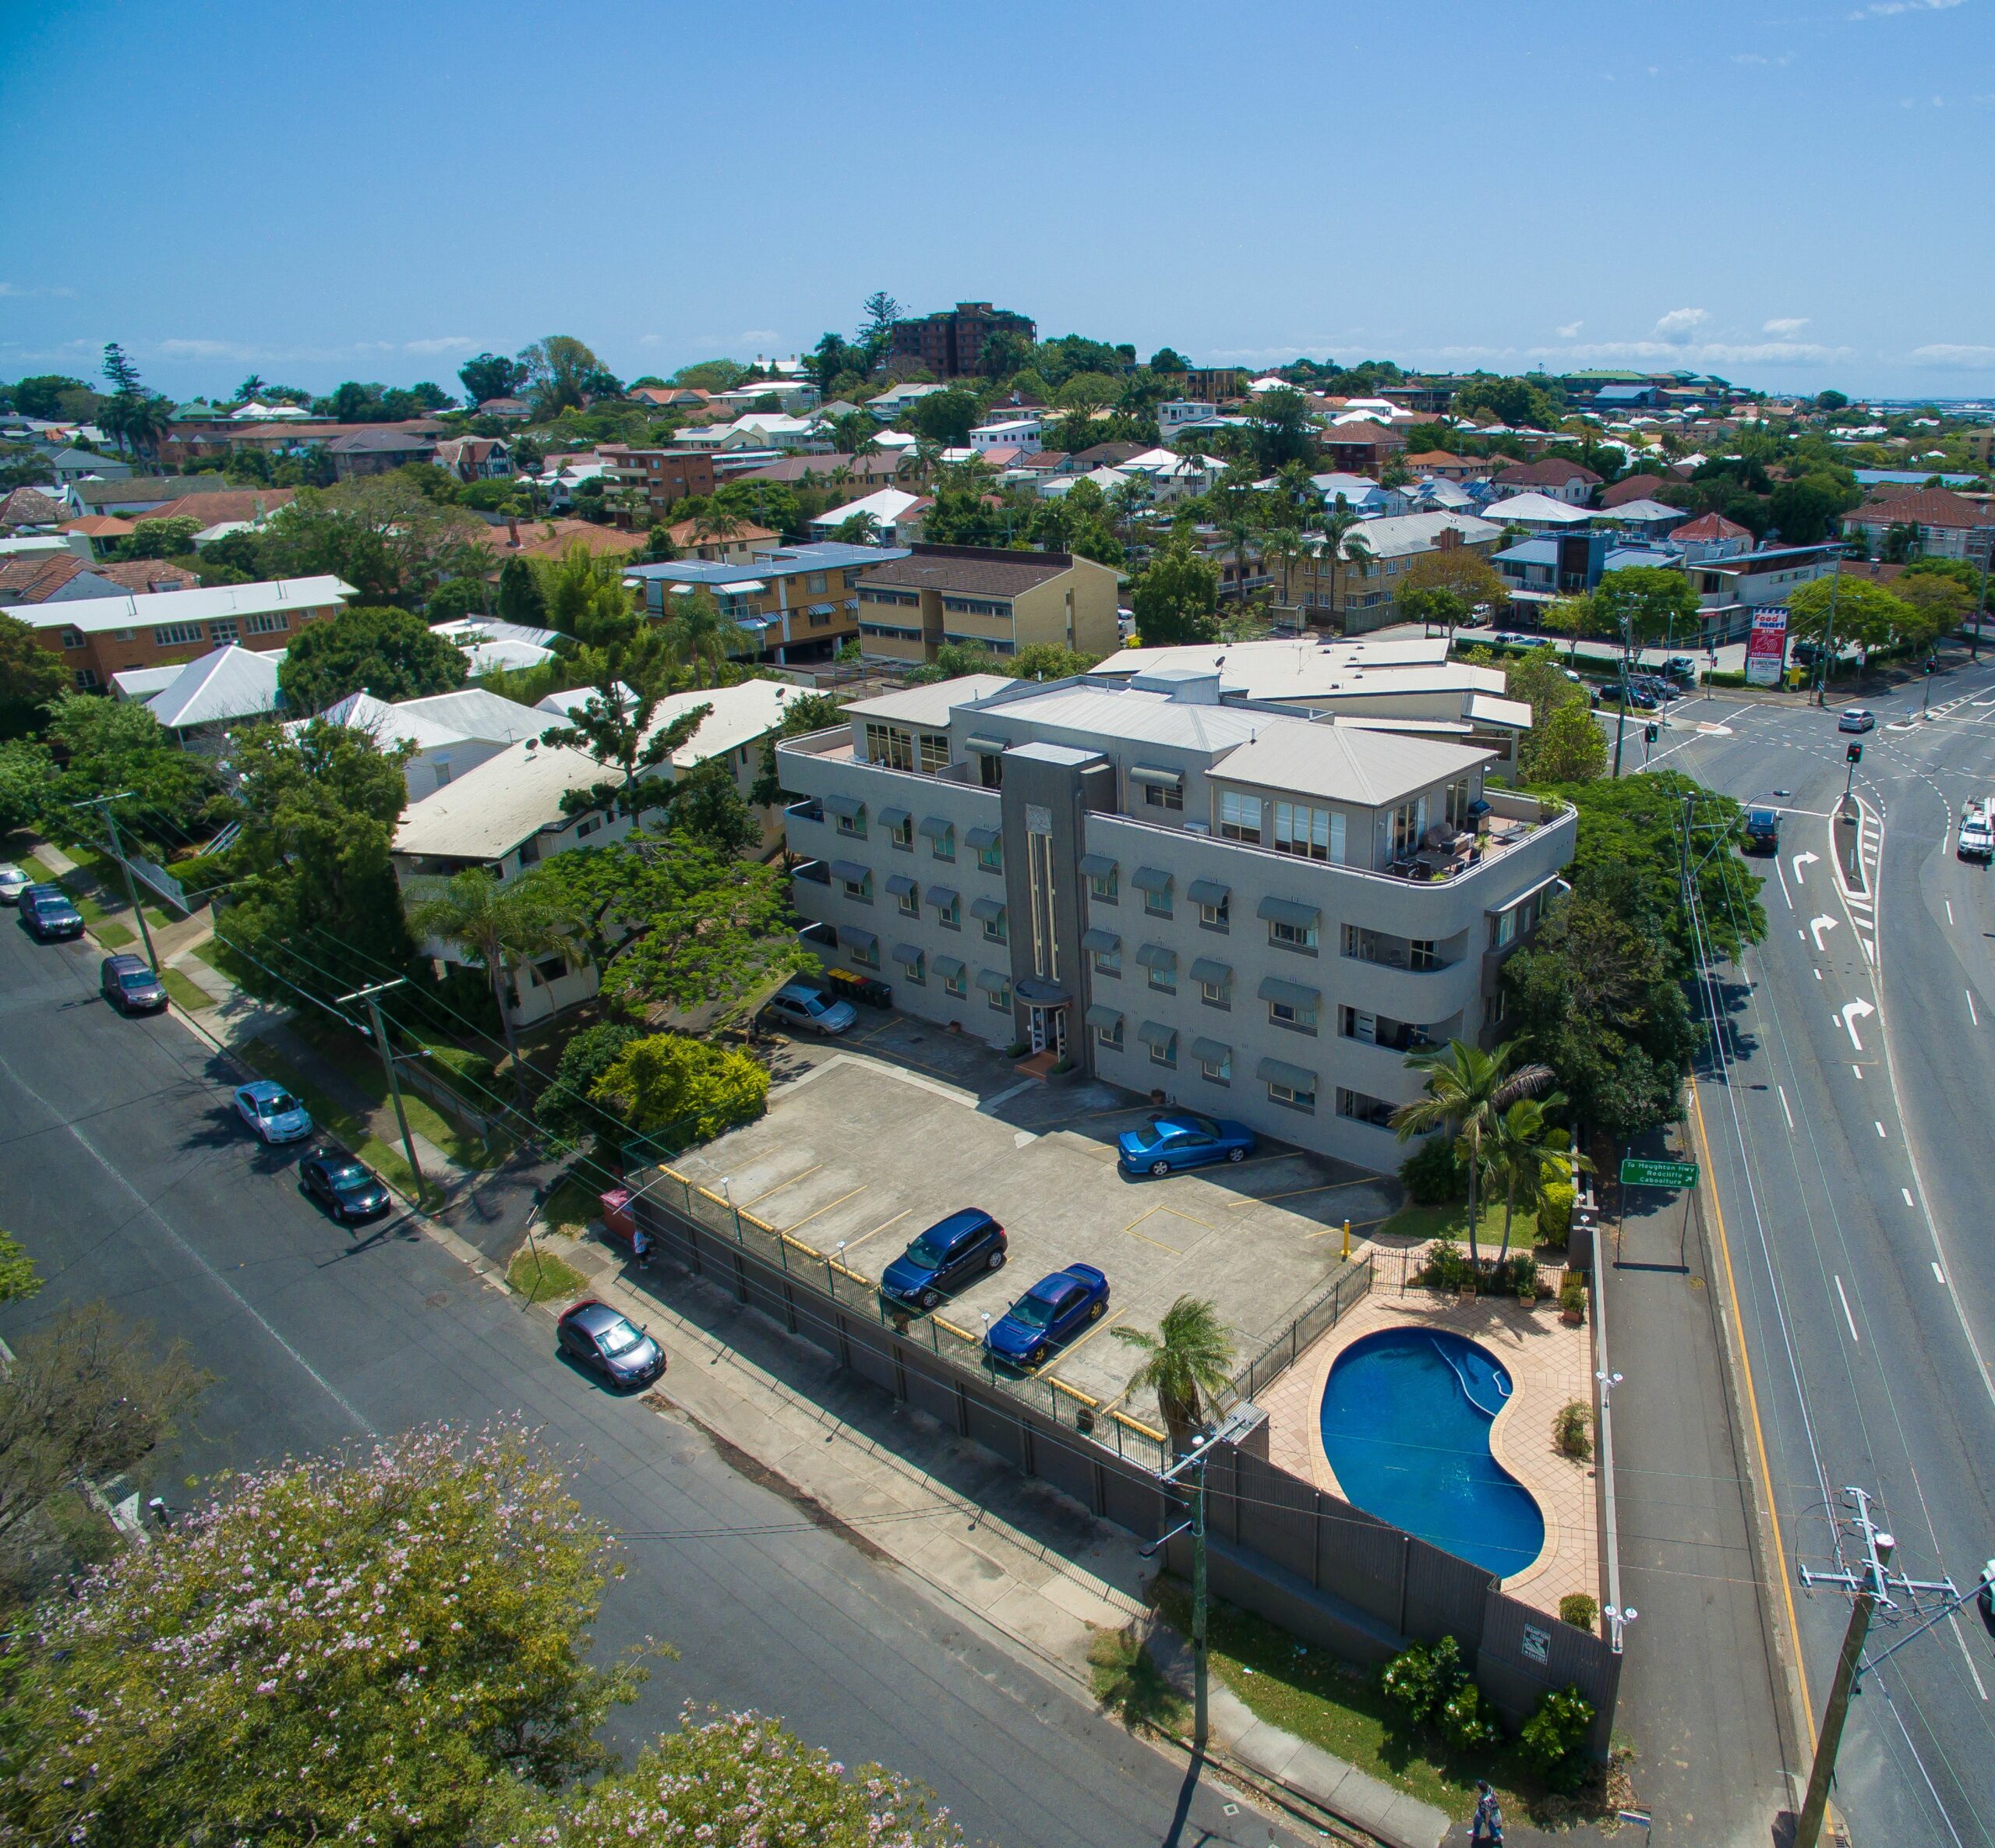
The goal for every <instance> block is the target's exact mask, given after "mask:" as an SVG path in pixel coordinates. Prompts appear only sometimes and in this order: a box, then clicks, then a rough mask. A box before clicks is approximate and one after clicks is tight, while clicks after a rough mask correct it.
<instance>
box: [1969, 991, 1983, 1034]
mask: <svg viewBox="0 0 1995 1848" xmlns="http://www.w3.org/2000/svg"><path fill="white" fill-rule="evenodd" d="M1967 1017H1968V1018H1969V1019H1970V1020H1972V1022H1973V1023H1974V1024H1975V1025H1976V1026H1979V1025H1980V1024H1981V1016H1979V1014H1977V1013H1976V1012H1975V1011H1974V991H1973V990H1972V988H1970V989H1969V990H1968V991H1967Z"/></svg>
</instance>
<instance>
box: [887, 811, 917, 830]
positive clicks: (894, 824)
mask: <svg viewBox="0 0 1995 1848" xmlns="http://www.w3.org/2000/svg"><path fill="white" fill-rule="evenodd" d="M913 819H914V812H913V810H912V809H906V808H883V809H881V811H880V825H881V826H882V827H884V828H905V827H906V825H908V823H909V822H911V821H913Z"/></svg>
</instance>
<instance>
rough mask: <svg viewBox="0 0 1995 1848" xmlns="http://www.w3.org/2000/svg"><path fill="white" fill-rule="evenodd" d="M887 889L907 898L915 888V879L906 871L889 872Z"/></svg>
mask: <svg viewBox="0 0 1995 1848" xmlns="http://www.w3.org/2000/svg"><path fill="white" fill-rule="evenodd" d="M887 889H888V891H889V892H893V893H895V895H896V896H899V897H901V898H906V896H907V895H908V894H909V892H912V891H913V890H914V881H913V879H911V878H909V876H908V875H906V873H889V874H888V875H887Z"/></svg>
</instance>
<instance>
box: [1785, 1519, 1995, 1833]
mask: <svg viewBox="0 0 1995 1848" xmlns="http://www.w3.org/2000/svg"><path fill="white" fill-rule="evenodd" d="M1842 1493H1843V1499H1844V1500H1845V1501H1847V1502H1848V1503H1849V1504H1850V1506H1851V1507H1853V1508H1854V1509H1856V1515H1855V1517H1854V1518H1853V1519H1852V1522H1851V1525H1852V1527H1853V1528H1855V1529H1856V1535H1857V1537H1858V1538H1859V1539H1860V1540H1861V1541H1862V1542H1863V1563H1862V1565H1861V1567H1860V1569H1859V1570H1858V1571H1854V1572H1817V1571H1811V1570H1810V1568H1809V1567H1806V1566H1803V1567H1802V1568H1801V1582H1802V1583H1803V1585H1806V1586H1807V1587H1808V1588H1810V1590H1813V1588H1814V1587H1815V1586H1817V1585H1832V1586H1834V1587H1835V1588H1838V1589H1839V1590H1841V1591H1846V1592H1852V1593H1853V1594H1854V1602H1852V1606H1851V1609H1850V1613H1849V1626H1848V1628H1847V1629H1846V1630H1845V1631H1844V1632H1843V1638H1842V1652H1841V1655H1838V1657H1837V1659H1836V1672H1835V1679H1834V1680H1833V1681H1832V1682H1831V1683H1830V1684H1829V1701H1828V1705H1827V1708H1826V1709H1825V1710H1824V1712H1823V1715H1822V1730H1821V1733H1820V1737H1818V1738H1817V1740H1816V1743H1815V1762H1814V1764H1813V1767H1812V1768H1810V1771H1809V1773H1808V1794H1807V1796H1806V1798H1805V1799H1803V1803H1802V1805H1801V1819H1800V1821H1799V1822H1798V1823H1797V1824H1796V1826H1795V1832H1794V1848H1817V1844H1818V1843H1820V1840H1821V1838H1822V1821H1823V1818H1824V1815H1825V1814H1827V1810H1828V1803H1829V1786H1830V1784H1831V1783H1832V1782H1833V1781H1834V1778H1835V1769H1836V1754H1837V1752H1838V1750H1839V1749H1840V1748H1841V1744H1842V1733H1843V1727H1844V1725H1845V1723H1846V1722H1847V1721H1848V1718H1849V1701H1850V1697H1851V1695H1852V1694H1858V1693H1860V1692H1861V1691H1862V1683H1863V1673H1864V1671H1865V1670H1866V1668H1873V1669H1874V1668H1876V1667H1877V1666H1879V1665H1880V1664H1881V1663H1882V1662H1884V1659H1885V1658H1886V1657H1887V1656H1891V1655H1896V1654H1897V1653H1898V1651H1899V1650H1900V1649H1901V1648H1904V1647H1905V1645H1906V1644H1907V1643H1908V1642H1910V1641H1912V1639H1913V1638H1915V1637H1919V1636H1923V1635H1924V1634H1926V1631H1929V1630H1930V1629H1931V1628H1932V1627H1933V1625H1934V1624H1939V1623H1943V1622H1944V1621H1945V1620H1946V1619H1947V1618H1948V1617H1951V1616H1952V1615H1953V1614H1954V1612H1955V1611H1957V1610H1958V1609H1960V1607H1961V1606H1962V1605H1963V1604H1965V1602H1967V1601H1968V1599H1969V1598H1971V1597H1972V1596H1973V1595H1974V1594H1975V1593H1976V1592H1978V1591H1979V1589H1980V1588H1981V1587H1982V1586H1983V1585H1986V1584H1988V1583H1990V1581H1995V1560H1990V1562H1989V1563H1988V1564H1987V1566H1986V1567H1985V1568H1984V1569H1983V1573H1982V1576H1981V1578H1980V1580H1979V1581H1978V1582H1977V1583H1976V1585H1971V1586H1969V1588H1968V1589H1967V1590H1966V1591H1965V1592H1961V1591H1959V1590H1958V1589H1957V1588H1955V1586H1954V1581H1952V1580H1951V1578H1939V1579H1930V1578H1906V1577H1905V1574H1903V1573H1902V1572H1894V1571H1892V1570H1891V1554H1892V1553H1893V1552H1894V1550H1895V1549H1896V1547H1897V1545H1898V1542H1896V1541H1895V1540H1894V1539H1892V1537H1891V1535H1890V1534H1888V1533H1887V1532H1885V1531H1884V1529H1883V1528H1880V1527H1879V1526H1878V1525H1877V1521H1875V1520H1874V1519H1873V1518H1872V1514H1871V1503H1870V1496H1869V1495H1868V1494H1867V1493H1865V1491H1864V1490H1863V1489H1859V1488H1854V1487H1852V1488H1848V1489H1844V1490H1843V1492H1842ZM1894 1591H1896V1592H1901V1593H1903V1594H1904V1595H1905V1597H1906V1599H1908V1602H1910V1604H1911V1606H1912V1610H1913V1612H1914V1613H1915V1614H1923V1613H1920V1612H1919V1595H1920V1594H1921V1593H1922V1592H1924V1593H1926V1594H1929V1595H1937V1597H1938V1598H1939V1599H1940V1603H1939V1607H1938V1608H1937V1609H1936V1610H1934V1611H1933V1613H1931V1615H1930V1616H1929V1617H1927V1618H1926V1621H1925V1622H1924V1623H1923V1624H1920V1625H1919V1627H1918V1628H1917V1629H1916V1630H1914V1631H1911V1632H1910V1633H1909V1634H1907V1635H1905V1636H1902V1637H1901V1638H1899V1639H1898V1641H1896V1642H1894V1644H1892V1645H1891V1648H1888V1649H1887V1650H1886V1651H1885V1652H1884V1655H1880V1656H1879V1657H1878V1658H1877V1661H1875V1662H1869V1663H1866V1662H1865V1661H1864V1659H1863V1644H1864V1641H1865V1638H1866V1637H1867V1636H1868V1635H1869V1634H1870V1619H1871V1617H1872V1615H1873V1613H1875V1612H1876V1610H1877V1608H1878V1607H1879V1606H1880V1605H1881V1606H1883V1607H1884V1609H1885V1610H1886V1611H1887V1612H1889V1611H1895V1610H1896V1609H1898V1605H1897V1602H1896V1601H1895V1600H1894V1599H1893V1598H1892V1596H1891V1593H1892V1592H1894Z"/></svg>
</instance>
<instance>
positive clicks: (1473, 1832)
mask: <svg viewBox="0 0 1995 1848" xmlns="http://www.w3.org/2000/svg"><path fill="white" fill-rule="evenodd" d="M1475 1789H1476V1798H1475V1819H1474V1821H1472V1822H1471V1823H1470V1825H1469V1830H1468V1839H1469V1848H1480V1845H1481V1843H1485V1842H1488V1843H1492V1844H1493V1848H1502V1840H1503V1811H1502V1806H1501V1805H1500V1804H1499V1803H1498V1802H1497V1800H1496V1793H1495V1791H1494V1790H1491V1789H1490V1787H1489V1780H1488V1779H1487V1778H1480V1777H1479V1778H1478V1779H1476V1780H1475Z"/></svg>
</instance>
